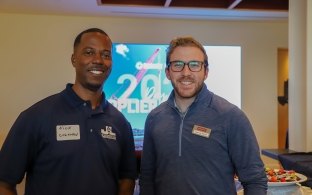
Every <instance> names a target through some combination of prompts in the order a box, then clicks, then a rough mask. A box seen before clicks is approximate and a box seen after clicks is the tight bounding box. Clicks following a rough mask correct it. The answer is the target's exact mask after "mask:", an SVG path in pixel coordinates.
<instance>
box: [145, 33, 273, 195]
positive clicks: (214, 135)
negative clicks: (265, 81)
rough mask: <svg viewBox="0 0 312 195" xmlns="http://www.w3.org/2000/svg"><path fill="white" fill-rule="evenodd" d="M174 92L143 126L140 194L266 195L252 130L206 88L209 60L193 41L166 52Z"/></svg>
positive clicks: (177, 43) (181, 41)
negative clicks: (239, 188) (237, 182)
mask: <svg viewBox="0 0 312 195" xmlns="http://www.w3.org/2000/svg"><path fill="white" fill-rule="evenodd" d="M165 71H166V76H167V78H168V79H169V80H170V81H171V83H172V86H173V91H172V92H171V94H170V96H169V99H168V100H167V101H166V102H164V103H162V104H161V105H159V106H158V107H157V108H155V109H154V110H153V111H152V112H151V113H150V114H149V115H148V117H147V119H146V122H145V133H144V143H143V154H142V161H141V172H140V174H141V175H140V191H141V195H209V194H213V195H225V194H226V195H235V194H236V193H237V192H236V188H235V182H234V176H235V175H237V176H238V178H239V180H240V182H241V184H242V186H243V187H244V194H245V195H265V194H266V191H267V177H266V174H265V171H264V164H263V162H262V160H261V158H260V150H259V146H258V143H257V139H256V137H255V134H254V132H253V128H252V126H251V124H250V122H249V120H248V118H247V117H246V115H245V114H244V113H243V112H242V111H241V110H240V109H239V108H238V107H236V106H235V105H233V104H231V103H229V102H228V101H226V100H225V99H223V98H222V97H220V96H217V95H215V94H214V93H212V92H211V91H209V90H208V89H207V86H206V85H205V84H204V80H205V79H206V78H207V76H208V57H207V54H206V52H205V49H204V48H203V46H202V45H201V44H200V43H199V42H198V41H196V40H195V39H193V38H192V37H178V38H176V39H174V40H172V41H171V43H170V45H169V48H168V51H167V67H166V70H165Z"/></svg>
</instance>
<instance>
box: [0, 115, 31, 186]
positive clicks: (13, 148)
mask: <svg viewBox="0 0 312 195" xmlns="http://www.w3.org/2000/svg"><path fill="white" fill-rule="evenodd" d="M27 116H28V115H27V114H26V113H25V112H23V113H21V114H20V116H19V117H18V118H17V120H16V121H15V123H14V124H13V126H12V128H11V129H10V131H9V133H8V135H7V137H6V139H5V141H4V143H3V146H2V148H1V152H0V180H2V181H4V182H7V183H9V184H12V185H16V184H18V183H20V182H21V181H22V180H23V178H24V175H25V172H26V171H27V169H28V168H29V167H30V165H31V162H32V159H33V157H34V155H35V149H36V145H35V140H34V133H33V130H34V129H35V128H36V127H34V125H33V122H32V120H31V119H30V117H27Z"/></svg>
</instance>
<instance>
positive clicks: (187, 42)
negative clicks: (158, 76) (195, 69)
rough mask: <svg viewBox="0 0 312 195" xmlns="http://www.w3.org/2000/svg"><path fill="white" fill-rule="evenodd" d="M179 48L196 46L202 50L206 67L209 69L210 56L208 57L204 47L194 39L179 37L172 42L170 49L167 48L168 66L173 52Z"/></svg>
mask: <svg viewBox="0 0 312 195" xmlns="http://www.w3.org/2000/svg"><path fill="white" fill-rule="evenodd" d="M179 46H182V47H183V46H194V47H197V48H198V49H200V50H201V51H202V52H203V54H204V63H205V67H206V68H208V56H207V53H206V50H205V48H204V47H203V45H202V44H200V43H199V42H198V41H196V40H195V39H194V38H193V37H177V38H175V39H173V40H172V41H171V42H170V44H169V47H168V48H167V56H166V64H167V66H168V65H169V63H170V56H171V54H172V52H173V51H174V50H175V48H177V47H179Z"/></svg>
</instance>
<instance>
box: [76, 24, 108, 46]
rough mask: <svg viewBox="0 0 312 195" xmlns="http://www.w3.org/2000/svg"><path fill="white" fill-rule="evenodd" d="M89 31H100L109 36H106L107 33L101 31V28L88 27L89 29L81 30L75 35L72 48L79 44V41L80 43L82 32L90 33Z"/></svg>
mask: <svg viewBox="0 0 312 195" xmlns="http://www.w3.org/2000/svg"><path fill="white" fill-rule="evenodd" d="M90 32H98V33H101V34H103V35H105V36H107V37H108V38H109V39H110V37H109V36H108V34H107V33H106V32H105V31H103V30H102V29H99V28H89V29H87V30H84V31H82V32H81V33H79V34H78V35H77V37H76V38H75V41H74V49H75V48H76V47H77V46H78V45H79V43H80V41H81V37H82V35H84V34H86V33H90Z"/></svg>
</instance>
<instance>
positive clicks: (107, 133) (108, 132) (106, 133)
mask: <svg viewBox="0 0 312 195" xmlns="http://www.w3.org/2000/svg"><path fill="white" fill-rule="evenodd" d="M112 129H113V128H112V127H111V126H105V129H101V135H102V137H103V138H107V139H113V140H116V133H114V132H113V131H112Z"/></svg>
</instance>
